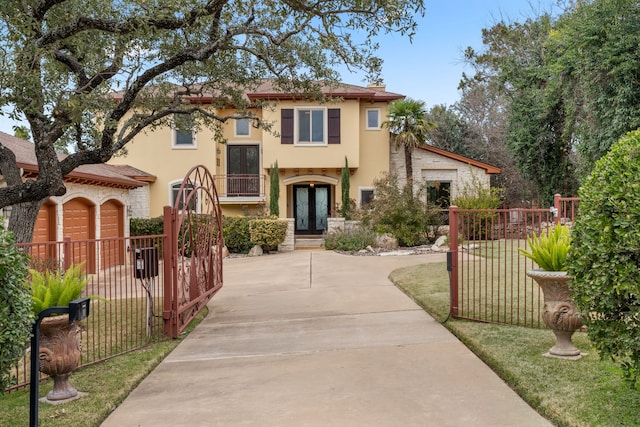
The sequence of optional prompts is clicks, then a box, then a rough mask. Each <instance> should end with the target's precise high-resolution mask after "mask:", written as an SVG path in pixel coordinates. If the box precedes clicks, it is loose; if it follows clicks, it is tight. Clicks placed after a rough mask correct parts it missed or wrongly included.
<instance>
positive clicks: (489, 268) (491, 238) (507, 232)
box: [449, 195, 579, 328]
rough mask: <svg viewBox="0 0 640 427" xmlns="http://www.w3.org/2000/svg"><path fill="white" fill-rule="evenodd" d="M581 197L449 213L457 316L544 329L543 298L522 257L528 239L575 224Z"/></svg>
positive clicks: (453, 300)
mask: <svg viewBox="0 0 640 427" xmlns="http://www.w3.org/2000/svg"><path fill="white" fill-rule="evenodd" d="M578 205H579V199H578V198H562V197H561V196H559V195H558V196H556V198H555V203H554V207H552V208H549V209H497V210H462V209H458V208H457V207H455V206H452V207H451V208H450V210H449V226H450V241H451V242H458V245H454V244H451V245H450V246H451V251H450V258H449V260H450V262H449V264H450V267H449V269H450V272H451V280H450V294H451V295H450V297H451V308H450V310H451V316H452V317H456V318H460V319H468V320H474V321H480V322H488V323H499V324H509V325H517V326H526V327H533V328H539V327H543V326H544V322H543V321H542V317H541V309H542V307H543V305H544V303H543V295H542V292H541V290H540V289H539V287H538V286H537V285H536V284H535V283H534V281H533V280H532V279H531V278H529V277H527V275H526V271H527V270H528V269H531V268H533V267H534V264H533V261H531V260H529V259H528V258H525V257H524V256H522V255H521V254H520V253H519V250H518V249H519V248H527V237H528V236H530V235H532V234H540V233H542V232H545V231H546V230H548V229H549V227H550V226H552V225H553V224H555V223H558V222H562V223H572V222H573V220H574V217H575V215H576V213H577V209H578Z"/></svg>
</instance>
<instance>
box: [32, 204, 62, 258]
mask: <svg viewBox="0 0 640 427" xmlns="http://www.w3.org/2000/svg"><path fill="white" fill-rule="evenodd" d="M55 240H56V205H55V203H51V202H48V203H45V204H43V205H42V206H41V207H40V211H39V212H38V217H37V219H36V224H35V227H34V229H33V239H32V241H33V243H37V244H38V245H37V246H36V247H35V248H34V249H35V250H34V251H33V252H32V254H31V255H32V256H33V257H38V258H39V262H46V260H47V259H55V258H56V245H55V243H48V242H55ZM45 265H46V264H45Z"/></svg>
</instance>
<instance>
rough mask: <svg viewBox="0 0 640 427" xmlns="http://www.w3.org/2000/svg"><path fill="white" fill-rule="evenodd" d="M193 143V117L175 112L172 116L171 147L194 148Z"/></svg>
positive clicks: (194, 143) (194, 141) (194, 140)
mask: <svg viewBox="0 0 640 427" xmlns="http://www.w3.org/2000/svg"><path fill="white" fill-rule="evenodd" d="M195 145H196V139H195V133H194V130H193V117H191V116H190V115H187V114H176V115H175V116H174V117H173V148H194V147H195Z"/></svg>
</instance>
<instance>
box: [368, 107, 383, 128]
mask: <svg viewBox="0 0 640 427" xmlns="http://www.w3.org/2000/svg"><path fill="white" fill-rule="evenodd" d="M366 112H367V127H366V129H367V130H379V129H380V109H379V108H367V110H366Z"/></svg>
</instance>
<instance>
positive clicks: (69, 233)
mask: <svg viewBox="0 0 640 427" xmlns="http://www.w3.org/2000/svg"><path fill="white" fill-rule="evenodd" d="M62 215H63V221H62V235H63V236H64V238H65V239H66V238H67V237H69V238H71V242H72V243H71V259H72V262H73V264H79V263H81V262H83V261H86V264H85V269H86V271H87V272H88V273H95V271H96V262H95V243H94V242H88V241H87V240H88V239H95V229H96V228H95V208H94V206H93V205H92V204H91V202H90V201H89V200H87V199H84V198H82V197H77V198H75V199H71V200H69V201H68V202H66V203H65V204H64V205H63V207H62Z"/></svg>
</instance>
